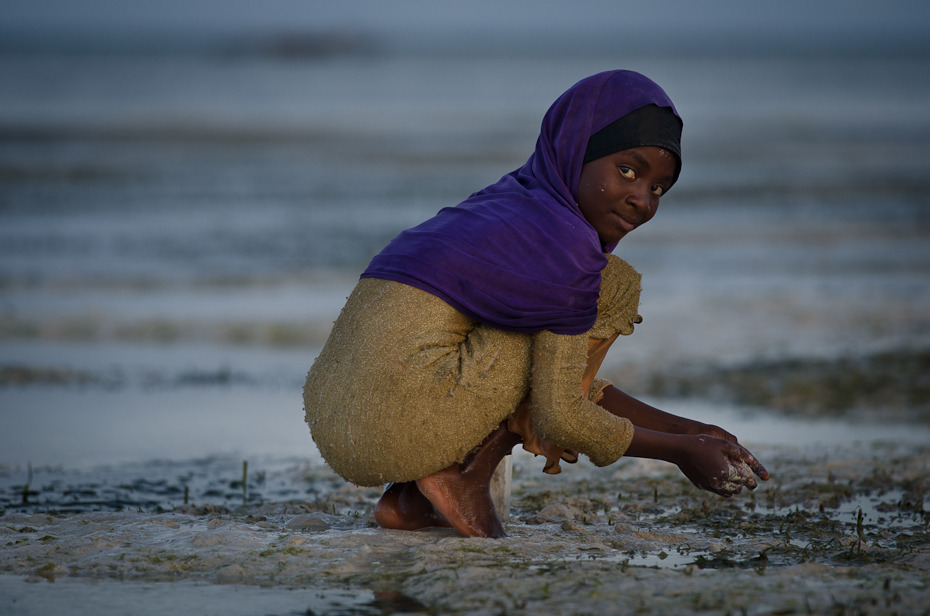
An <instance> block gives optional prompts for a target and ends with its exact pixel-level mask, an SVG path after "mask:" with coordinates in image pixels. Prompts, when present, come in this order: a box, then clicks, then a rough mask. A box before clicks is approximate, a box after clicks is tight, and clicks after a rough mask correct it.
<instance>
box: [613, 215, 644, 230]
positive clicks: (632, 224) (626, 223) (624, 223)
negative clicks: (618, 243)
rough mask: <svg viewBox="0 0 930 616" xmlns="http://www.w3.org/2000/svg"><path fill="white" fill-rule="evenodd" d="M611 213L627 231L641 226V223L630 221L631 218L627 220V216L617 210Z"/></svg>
mask: <svg viewBox="0 0 930 616" xmlns="http://www.w3.org/2000/svg"><path fill="white" fill-rule="evenodd" d="M611 213H612V214H613V215H614V216H615V217H616V218H617V221H618V222H619V224H620V228H621V229H623V231H624V232H626V233H629V232H630V231H632V230H633V229H635V228H636V227H638V226H639V223H635V222H630V221H629V220H627V219H626V218H624V217H623V216H621V215H620V214H618V213H616V212H611Z"/></svg>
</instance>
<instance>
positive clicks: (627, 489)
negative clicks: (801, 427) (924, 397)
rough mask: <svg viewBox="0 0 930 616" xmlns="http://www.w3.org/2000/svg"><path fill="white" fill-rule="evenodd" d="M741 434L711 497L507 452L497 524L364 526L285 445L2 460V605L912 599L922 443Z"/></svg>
mask: <svg viewBox="0 0 930 616" xmlns="http://www.w3.org/2000/svg"><path fill="white" fill-rule="evenodd" d="M756 450H757V451H756V453H757V454H758V455H759V457H761V458H762V459H763V460H764V461H765V463H766V464H767V466H768V468H769V470H770V471H771V472H772V479H771V480H770V481H769V482H767V483H766V484H764V485H763V486H762V487H760V488H759V489H757V490H756V491H755V492H753V493H747V494H742V495H739V496H737V497H734V498H731V499H722V498H718V497H715V496H713V495H710V494H708V493H705V492H701V491H699V490H697V489H696V488H694V487H692V486H691V485H690V484H688V482H687V480H685V479H684V478H683V477H682V476H681V475H680V473H678V472H677V470H675V469H674V468H672V467H670V466H669V465H667V464H664V463H658V462H652V461H645V460H621V462H620V463H618V464H617V465H615V466H613V467H610V468H607V469H595V468H593V467H592V466H590V465H589V464H587V463H585V462H581V463H579V464H577V465H574V466H567V465H563V466H564V467H565V470H564V472H563V473H562V474H561V475H558V476H555V477H552V476H547V475H543V474H541V473H540V469H541V462H540V460H538V459H534V458H532V457H531V456H529V455H528V454H525V453H523V452H517V454H516V455H515V457H514V479H513V489H512V510H511V515H510V516H509V518H508V520H507V522H506V528H507V532H508V534H509V537H507V538H505V539H501V540H489V539H463V538H460V537H458V536H457V535H456V534H454V533H453V532H451V531H448V530H441V529H434V530H427V531H420V532H400V531H385V530H381V529H378V528H377V527H375V526H374V524H373V521H372V515H371V513H372V508H373V506H374V503H375V501H376V499H377V497H378V495H379V491H378V490H377V489H368V488H359V487H354V486H351V485H348V484H345V483H344V482H342V481H341V480H339V479H338V478H337V477H335V476H334V475H333V474H332V473H331V471H329V470H328V469H327V468H326V467H325V466H323V465H321V464H318V463H314V462H310V461H306V460H299V459H278V460H275V459H266V460H261V461H259V460H254V461H252V462H251V463H250V464H245V465H244V464H243V461H240V460H237V459H233V458H222V457H216V458H210V459H203V460H195V461H191V462H188V463H179V462H175V463H160V464H159V463H153V464H149V465H139V466H137V467H132V466H131V465H130V466H123V467H119V468H112V469H109V471H107V470H105V469H94V470H93V471H88V472H81V471H70V472H69V471H67V470H65V469H55V468H43V469H31V472H32V476H31V483H29V484H28V485H26V484H25V483H24V481H23V480H24V479H27V478H28V477H25V476H24V474H23V473H24V472H28V470H29V469H6V470H5V471H3V473H2V475H0V479H2V482H3V483H2V489H3V508H4V513H3V515H2V516H0V571H2V573H3V575H2V576H0V587H2V589H3V592H2V593H0V595H2V596H3V597H4V599H3V602H4V605H3V608H4V609H5V610H13V611H14V613H22V614H40V613H50V610H51V611H54V609H51V608H58V609H60V608H61V607H62V606H65V605H68V606H71V605H74V604H75V603H76V602H77V603H80V604H82V605H85V606H86V612H85V613H95V614H111V613H113V614H115V613H121V612H119V609H122V607H121V606H123V607H124V606H125V605H131V604H133V603H139V604H140V605H144V606H145V609H144V610H143V612H144V613H146V614H161V613H166V614H167V613H178V612H185V611H188V612H189V611H191V610H194V611H196V612H198V613H204V614H213V613H216V614H220V613H222V614H238V613H255V611H254V610H255V609H260V611H261V613H263V614H320V615H323V614H330V615H333V614H389V613H433V614H453V613H460V614H529V613H534V612H540V611H542V612H543V613H548V612H549V611H552V610H555V609H558V610H559V611H561V612H562V613H573V614H583V613H591V614H595V613H597V614H601V613H631V614H632V613H674V612H678V613H681V612H682V611H691V612H697V613H711V614H785V613H824V612H828V613H836V614H873V613H874V614H923V613H927V612H928V610H930V600H928V599H927V597H928V593H930V480H928V476H930V473H928V470H930V446H928V445H926V444H921V443H918V442H914V441H910V442H908V441H906V440H905V441H897V442H874V441H872V442H868V441H863V442H859V443H850V444H847V445H836V444H831V445H829V446H823V445H814V446H812V445H804V446H797V447H794V446H789V445H777V446H762V447H757V448H756ZM243 474H244V475H245V483H244V484H243ZM185 499H186V501H187V502H186V504H185V502H184V500H185ZM250 610H251V611H250Z"/></svg>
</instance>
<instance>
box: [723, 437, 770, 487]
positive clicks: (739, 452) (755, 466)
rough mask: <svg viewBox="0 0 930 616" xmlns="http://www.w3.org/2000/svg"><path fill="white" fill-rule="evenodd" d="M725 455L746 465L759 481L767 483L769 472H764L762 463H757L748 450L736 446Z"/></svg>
mask: <svg viewBox="0 0 930 616" xmlns="http://www.w3.org/2000/svg"><path fill="white" fill-rule="evenodd" d="M727 455H728V456H730V457H731V458H732V459H734V460H736V461H739V462H742V463H744V464H746V465H748V466H749V469H750V470H752V472H753V473H755V474H756V475H758V476H759V479H761V480H762V481H768V479H769V472H768V471H767V470H765V467H764V466H762V463H761V462H759V460H757V459H756V457H755V456H754V455H752V453H750V452H749V450H748V449H746V448H745V447H743V446H742V445H737V446H736V447H735V448H733V449H731V450H730V451H729V452H727ZM753 482H755V479H753Z"/></svg>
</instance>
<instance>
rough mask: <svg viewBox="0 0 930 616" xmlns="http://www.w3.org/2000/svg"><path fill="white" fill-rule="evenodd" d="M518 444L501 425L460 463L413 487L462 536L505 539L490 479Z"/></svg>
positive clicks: (518, 439)
mask: <svg viewBox="0 0 930 616" xmlns="http://www.w3.org/2000/svg"><path fill="white" fill-rule="evenodd" d="M519 442H520V437H519V436H518V435H516V434H514V433H513V432H509V431H508V430H507V428H506V426H505V425H504V424H501V426H500V427H499V428H498V429H497V430H495V431H494V432H492V433H491V434H490V435H489V436H488V438H487V439H485V441H484V443H482V444H481V446H480V447H479V448H478V449H477V451H475V452H474V453H473V454H472V455H471V456H470V457H469V458H468V459H467V460H465V462H464V463H463V464H453V465H452V466H450V467H448V468H444V469H442V470H441V471H438V472H436V473H433V474H432V475H427V476H426V477H423V478H421V479H417V482H416V484H417V487H418V488H419V490H420V492H421V493H422V494H423V496H425V497H426V498H427V499H429V502H431V503H432V504H433V507H435V510H436V511H438V512H439V513H440V514H442V516H443V517H444V518H445V519H446V520H447V521H448V522H449V524H451V525H452V528H454V529H455V530H457V531H459V533H461V534H462V535H464V536H466V537H506V536H507V533H505V532H504V526H503V524H501V521H500V518H499V517H497V511H496V510H495V509H494V501H493V500H492V499H491V476H492V475H493V474H494V469H496V468H497V465H498V464H499V463H500V461H501V460H502V459H503V458H504V456H505V455H507V454H508V453H510V450H511V449H513V447H514V445H516V444H517V443H519Z"/></svg>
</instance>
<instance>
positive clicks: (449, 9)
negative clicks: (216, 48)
mask: <svg viewBox="0 0 930 616" xmlns="http://www.w3.org/2000/svg"><path fill="white" fill-rule="evenodd" d="M0 15H2V16H0V23H2V25H3V27H5V28H13V29H23V28H30V29H33V28H56V29H58V28H73V29H88V28H92V29H112V28H117V29H133V30H136V29H139V30H162V29H170V30H176V29H197V30H208V31H214V32H227V31H241V30H256V29H258V30H274V29H310V28H314V29H316V28H349V29H364V30H374V31H388V32H389V31H399V30H404V29H410V28H413V29H416V30H423V29H433V28H437V29H443V28H452V27H455V28H463V27H464V28H468V27H481V28H490V27H494V26H500V27H503V28H511V29H518V30H527V29H529V30H534V29H540V28H552V27H560V28H569V29H582V28H585V29H587V28H590V29H596V30H604V29H605V28H609V27H610V25H611V24H613V23H617V24H620V23H622V24H623V25H624V26H625V27H627V28H629V27H636V28H642V29H643V30H644V31H648V30H649V29H655V30H656V32H657V33H661V32H662V31H663V30H666V31H667V30H672V31H678V30H681V29H682V28H684V29H688V30H695V29H697V30H713V29H716V28H721V27H722V28H727V29H730V28H749V29H753V30H791V31H804V32H812V31H817V30H824V31H829V32H837V31H840V32H846V33H854V32H862V33H868V32H870V31H874V30H880V31H882V32H887V31H901V32H919V31H921V30H923V31H924V32H927V31H930V2H928V1H927V0H882V1H881V2H874V1H872V2H866V1H861V0H779V1H778V2H745V1H738V0H700V1H697V0H650V1H646V0H638V1H636V2H621V1H618V0H509V1H508V0H466V1H461V2H444V1H441V0H440V1H437V0H382V1H378V0H367V1H363V0H159V1H158V2H152V1H151V0H145V1H142V0H0Z"/></svg>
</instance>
